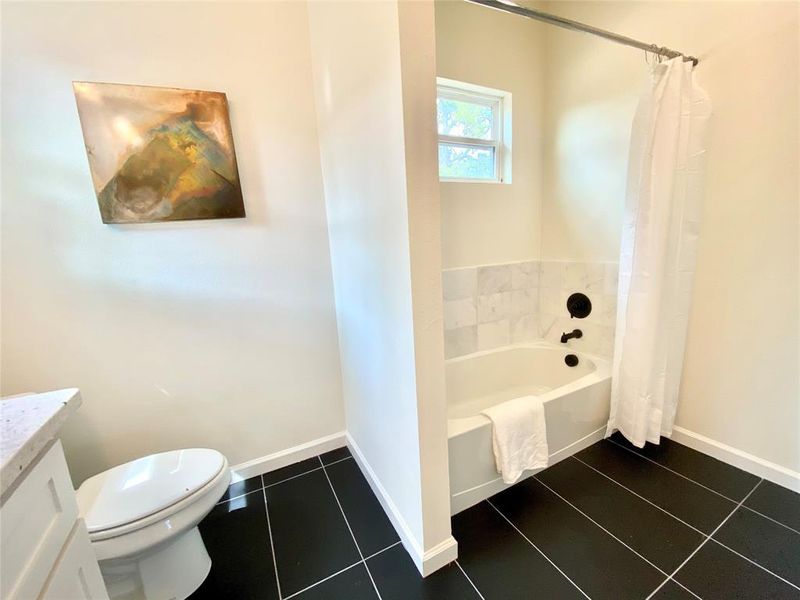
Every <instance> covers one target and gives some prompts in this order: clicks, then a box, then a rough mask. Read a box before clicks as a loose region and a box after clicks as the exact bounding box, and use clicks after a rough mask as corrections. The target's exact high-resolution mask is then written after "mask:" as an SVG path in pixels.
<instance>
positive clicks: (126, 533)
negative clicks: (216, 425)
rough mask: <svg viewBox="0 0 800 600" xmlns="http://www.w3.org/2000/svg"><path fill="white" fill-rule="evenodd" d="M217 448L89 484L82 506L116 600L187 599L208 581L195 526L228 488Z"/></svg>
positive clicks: (151, 461)
mask: <svg viewBox="0 0 800 600" xmlns="http://www.w3.org/2000/svg"><path fill="white" fill-rule="evenodd" d="M230 478H231V476H230V471H229V469H228V461H227V460H226V459H225V457H224V456H223V455H222V454H220V453H219V452H217V451H216V450H209V449H207V448H190V449H187V450H174V451H172V452H162V453H161V454H153V455H152V456H145V457H144V458H139V459H137V460H134V461H132V462H129V463H125V464H124V465H120V466H118V467H114V468H113V469H109V470H108V471H105V472H103V473H100V474H98V475H95V476H94V477H92V478H90V479H87V480H86V481H84V482H83V484H82V485H81V486H80V488H78V506H79V507H80V512H81V516H82V517H83V519H84V520H85V521H86V527H87V529H88V530H89V538H90V539H91V542H92V548H93V549H94V551H95V554H96V555H97V559H98V561H99V562H100V571H101V573H102V574H103V579H104V580H105V583H106V587H107V588H108V593H109V596H110V597H111V598H113V599H114V600H117V599H125V600H134V599H137V600H140V599H142V598H146V599H147V600H173V599H175V600H182V599H183V598H186V597H187V596H189V595H190V594H191V593H192V592H194V591H195V590H196V589H197V588H198V587H199V586H200V584H201V583H203V580H204V579H205V578H206V576H207V575H208V572H209V570H210V569H211V559H210V558H209V557H208V552H206V548H205V545H204V544H203V540H202V538H201V537H200V531H199V530H198V529H197V524H198V523H199V522H200V521H201V520H202V519H203V517H205V516H206V515H207V514H208V513H209V511H210V510H211V509H212V508H213V507H214V504H216V503H217V501H218V500H219V499H220V498H221V497H222V495H223V494H224V493H225V490H226V489H227V488H228V484H229V483H230Z"/></svg>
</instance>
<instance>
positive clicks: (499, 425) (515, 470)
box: [481, 396, 548, 483]
mask: <svg viewBox="0 0 800 600" xmlns="http://www.w3.org/2000/svg"><path fill="white" fill-rule="evenodd" d="M481 414H483V415H486V416H487V417H489V419H490V420H491V421H492V449H493V450H494V460H495V464H496V465H497V472H498V473H500V474H502V476H503V481H504V482H505V483H514V482H516V481H517V480H518V479H519V477H520V475H522V472H523V471H525V470H527V469H542V468H544V467H546V466H547V458H548V451H547V429H546V428H545V422H544V404H542V401H541V400H540V399H539V398H537V397H536V396H523V397H522V398H515V399H514V400H508V401H506V402H502V403H500V404H497V405H495V406H492V407H490V408H487V409H486V410H483V411H481Z"/></svg>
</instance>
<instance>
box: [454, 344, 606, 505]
mask: <svg viewBox="0 0 800 600" xmlns="http://www.w3.org/2000/svg"><path fill="white" fill-rule="evenodd" d="M570 353H572V354H577V356H578V358H579V359H580V362H579V364H578V365H577V366H575V367H568V366H567V365H566V364H565V362H564V357H565V356H566V355H567V354H570ZM445 371H446V378H447V412H448V426H447V429H448V431H447V433H448V447H449V457H450V495H451V498H450V512H451V514H456V513H458V512H460V511H462V510H464V509H466V508H469V507H470V506H472V505H474V504H477V503H478V502H480V501H481V500H484V499H485V498H488V497H489V496H491V495H493V494H496V493H497V492H499V491H500V490H502V489H504V488H506V487H508V486H507V485H506V484H504V483H503V480H502V479H501V478H500V476H499V475H498V473H497V470H496V469H495V463H494V455H493V454H492V425H491V422H490V421H489V419H488V418H486V417H485V416H483V415H481V414H480V411H481V410H483V409H484V408H486V407H488V406H493V405H495V404H498V403H500V402H504V401H506V400H511V399H513V398H519V397H520V396H527V395H536V396H539V397H541V399H542V401H543V402H544V413H545V421H546V423H547V444H548V448H549V451H550V464H551V465H552V464H555V463H556V462H558V461H559V460H562V459H564V458H566V457H567V456H570V455H571V454H574V453H576V452H579V451H580V450H582V449H583V448H585V447H587V446H589V445H591V444H593V443H594V442H596V441H597V440H599V439H601V438H602V437H603V433H604V432H605V425H606V421H607V420H608V409H609V396H610V393H611V375H610V365H609V363H608V361H606V360H604V359H602V358H599V357H597V356H593V355H587V354H584V353H580V352H574V351H573V350H570V349H569V348H567V347H566V346H559V345H554V344H551V343H549V342H546V341H540V342H533V343H526V344H517V345H514V346H505V347H503V348H498V349H496V350H489V351H486V352H476V353H475V354H469V355H467V356H459V357H458V358H453V359H450V360H448V361H446V366H445ZM532 474H533V471H531V472H529V473H526V474H525V475H523V477H527V476H529V475H532Z"/></svg>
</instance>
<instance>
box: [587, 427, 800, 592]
mask: <svg viewBox="0 0 800 600" xmlns="http://www.w3.org/2000/svg"><path fill="white" fill-rule="evenodd" d="M608 441H609V442H611V443H612V444H614V445H615V446H618V447H620V448H622V449H623V450H627V451H628V452H630V453H631V454H633V455H634V456H638V457H639V458H643V459H644V460H646V461H648V462H651V463H653V464H654V465H656V466H659V467H661V468H662V469H665V470H667V471H669V472H671V473H674V474H675V475H679V476H680V477H682V478H683V479H686V480H687V481H691V482H692V483H694V484H696V485H698V486H700V487H702V488H704V489H706V490H708V491H709V492H713V493H714V494H716V495H717V496H720V497H722V498H725V499H726V500H728V501H730V502H734V503H736V507H735V508H734V509H733V511H731V513H730V514H729V515H728V516H727V517H726V518H725V521H727V520H728V519H730V517H731V516H733V513H735V512H736V511H737V510H738V509H740V508H743V509H745V510H749V511H750V512H753V513H755V514H757V515H758V516H760V517H763V518H765V519H767V520H768V521H772V522H773V523H775V524H776V525H780V526H781V527H783V528H785V529H788V530H789V531H791V532H793V533H796V534H798V535H800V531H797V530H796V529H794V528H793V527H790V526H788V525H786V524H784V523H781V522H780V521H777V520H775V519H773V518H772V517H769V516H767V515H765V514H764V513H762V512H759V511H757V510H755V509H754V508H750V507H749V506H746V505H745V501H746V500H747V499H748V498H749V497H750V496H751V495H752V494H753V492H755V490H756V488H757V487H758V486H759V485H761V484H762V483H763V482H764V479H763V478H759V481H758V482H756V484H755V486H753V489H751V490H750V491H749V492H748V493H747V495H746V496H745V497H744V498H742V499H741V501H737V500H734V499H733V498H730V497H728V496H726V495H725V494H721V493H720V492H718V491H716V490H713V489H711V488H710V487H708V486H705V485H703V484H702V483H700V482H698V481H695V480H694V479H692V478H691V477H687V476H686V475H683V474H682V473H678V472H677V471H674V470H672V469H670V468H669V467H666V466H664V465H662V464H661V463H659V462H656V461H654V460H652V459H650V458H648V457H647V456H644V455H643V454H639V453H638V452H636V451H634V450H631V449H630V448H626V447H625V446H623V445H622V444H620V443H618V442H615V441H614V440H611V439H609V440H608ZM572 458H574V459H575V460H577V461H579V462H581V463H583V464H584V465H586V466H587V467H589V468H590V469H593V470H595V471H597V472H598V473H600V474H601V475H603V476H604V477H607V478H608V479H610V480H611V481H613V482H614V483H616V484H617V485H619V486H620V487H622V488H624V489H626V490H628V491H629V492H630V493H632V494H634V495H636V496H639V494H637V493H636V492H634V491H633V490H631V489H629V488H627V487H625V486H624V485H622V484H621V483H619V482H618V481H617V480H615V479H613V478H611V477H609V476H608V475H606V474H605V473H603V472H602V471H599V470H598V469H595V468H594V467H593V466H592V465H590V464H587V463H585V462H583V461H582V460H581V459H580V458H578V457H576V456H572ZM639 497H640V498H642V500H645V501H646V502H649V503H650V504H653V503H652V502H650V501H649V500H647V498H644V497H642V496H639ZM653 506H655V507H656V508H658V509H659V510H662V511H664V512H665V513H667V514H668V515H670V516H671V517H673V518H674V519H677V520H678V521H680V522H681V523H683V524H684V525H687V526H688V527H691V528H692V529H694V530H695V531H700V530H699V529H697V528H696V527H692V526H691V525H689V524H688V523H686V522H685V521H683V520H682V519H680V518H678V517H676V516H675V515H673V514H672V513H670V512H669V511H666V510H664V509H663V508H661V507H660V506H657V505H656V504H653ZM725 521H723V522H722V523H720V524H719V525H718V526H717V528H716V529H715V530H714V531H713V532H711V533H710V534H705V533H703V532H702V531H700V533H703V535H704V536H706V539H705V540H703V542H702V543H701V544H700V546H703V544H705V543H706V542H707V541H708V539H709V538H711V537H712V536H713V535H714V534H715V533H716V532H717V530H719V528H720V527H722V525H723V524H724V523H725ZM713 541H714V542H715V543H716V544H718V545H720V546H722V547H723V548H725V549H726V550H729V551H730V552H733V553H734V554H736V555H738V556H740V557H742V558H744V559H745V560H747V561H748V562H751V563H753V564H754V565H755V566H757V567H758V568H759V569H762V570H763V571H766V572H767V573H769V574H770V575H772V576H773V577H777V578H778V579H780V580H781V581H783V582H785V583H787V584H789V585H790V586H792V587H793V588H795V589H798V590H800V586H797V585H795V584H794V583H792V582H791V581H788V580H787V579H784V578H783V577H781V576H780V575H778V574H777V573H774V572H772V571H770V570H769V569H767V568H766V567H765V566H763V565H761V564H759V563H757V562H756V561H754V560H753V559H751V558H748V557H747V556H745V555H744V554H742V553H740V552H737V551H736V550H734V549H733V548H731V547H730V546H728V545H726V544H723V543H722V542H720V541H719V540H717V539H713ZM699 549H700V547H698V548H697V549H696V550H695V552H697V550H699ZM693 554H694V553H693ZM689 558H691V555H690V556H689ZM687 560H688V559H687ZM685 563H686V561H684V564H685ZM679 568H680V567H679ZM673 575H674V573H673ZM670 579H672V575H670V577H669V578H668V579H667V581H669V580H670ZM673 581H675V583H677V584H678V585H680V586H681V587H683V588H685V589H686V590H687V591H688V592H691V593H692V594H694V592H692V591H691V590H690V589H689V588H686V586H684V585H682V584H681V583H680V582H679V581H677V580H675V579H673ZM665 583H666V581H664V582H663V583H662V584H661V585H664V584H665ZM660 587H661V586H659V588H660ZM659 588H656V590H655V591H654V592H653V593H655V592H657V591H658V589H659ZM651 596H652V594H651ZM649 597H650V596H648V598H649Z"/></svg>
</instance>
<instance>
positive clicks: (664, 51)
mask: <svg viewBox="0 0 800 600" xmlns="http://www.w3.org/2000/svg"><path fill="white" fill-rule="evenodd" d="M466 1H467V2H471V3H473V4H480V5H482V6H488V7H489V8H495V9H497V10H502V11H504V12H508V13H513V14H515V15H520V16H523V17H527V18H529V19H535V20H537V21H542V22H544V23H551V24H552V25H558V26H559V27H563V28H564V29H569V30H571V31H582V32H584V33H591V34H592V35H596V36H599V37H601V38H605V39H607V40H611V41H612V42H617V43H618V44H624V45H625V46H632V47H634V48H639V50H644V51H646V52H652V53H653V54H659V55H661V56H666V57H667V58H676V57H678V56H682V57H683V60H684V61H692V64H693V65H695V66H697V63H699V62H700V61H699V60H698V59H697V58H696V57H694V56H688V55H686V54H684V53H683V52H678V51H677V50H671V49H670V48H666V47H664V46H656V45H655V44H646V43H645V42H640V41H639V40H635V39H633V38H629V37H626V36H624V35H619V34H618V33H614V32H612V31H606V30H605V29H599V28H598V27H592V26H591V25H585V24H583V23H579V22H578V21H572V20H571V19H565V18H564V17H558V16H556V15H551V14H550V13H546V12H542V11H540V10H534V9H532V8H525V7H523V6H518V5H516V4H511V3H510V2H508V3H507V2H500V1H498V0H466Z"/></svg>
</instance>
